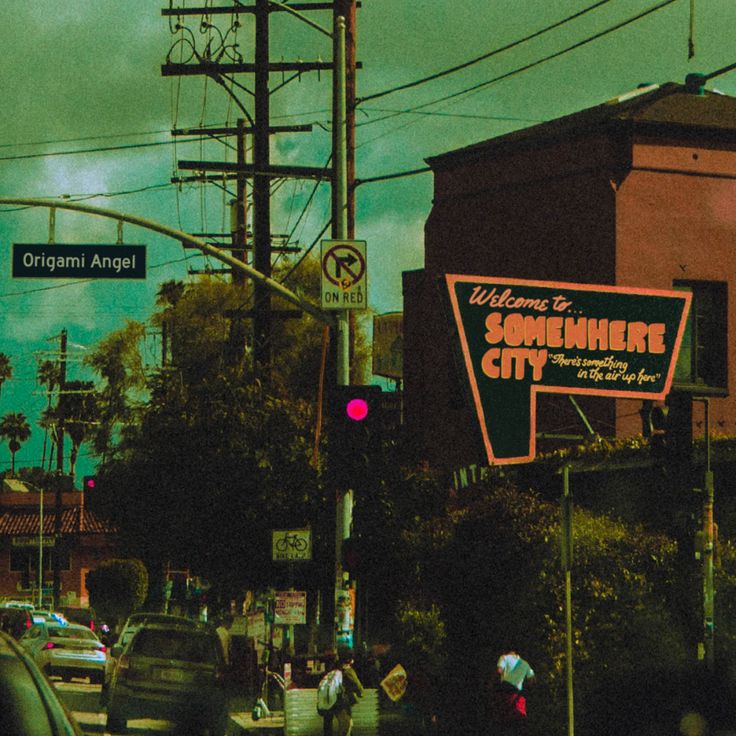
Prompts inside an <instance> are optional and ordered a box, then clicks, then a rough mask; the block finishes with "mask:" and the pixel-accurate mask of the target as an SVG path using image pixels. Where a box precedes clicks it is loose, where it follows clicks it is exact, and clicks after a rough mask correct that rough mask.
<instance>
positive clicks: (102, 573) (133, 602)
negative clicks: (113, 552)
mask: <svg viewBox="0 0 736 736" xmlns="http://www.w3.org/2000/svg"><path fill="white" fill-rule="evenodd" d="M86 585H87V590H88V591H89V601H90V605H91V606H92V607H93V608H94V609H95V611H96V612H97V614H98V615H99V616H100V617H101V618H102V619H103V620H105V621H108V622H109V623H111V624H113V625H114V626H115V628H118V627H119V625H120V624H121V623H122V622H123V621H124V620H125V619H126V618H127V617H128V616H129V615H130V614H131V613H133V612H134V611H135V610H136V609H138V608H139V607H140V606H142V605H143V602H144V601H145V600H146V595H147V593H148V571H147V569H146V566H145V565H144V564H143V562H141V560H136V559H113V560H106V561H105V562H101V563H100V564H99V565H98V566H97V567H96V568H95V569H94V570H90V571H89V572H88V573H87V579H86Z"/></svg>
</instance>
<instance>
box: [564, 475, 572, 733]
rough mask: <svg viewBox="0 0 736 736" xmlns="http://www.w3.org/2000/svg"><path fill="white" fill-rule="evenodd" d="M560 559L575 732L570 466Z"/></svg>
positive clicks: (569, 700) (569, 705)
mask: <svg viewBox="0 0 736 736" xmlns="http://www.w3.org/2000/svg"><path fill="white" fill-rule="evenodd" d="M562 510H563V513H562V518H563V524H562V527H563V528H562V545H563V547H562V549H563V555H562V561H563V566H564V569H565V667H566V672H567V733H568V736H573V735H574V733H575V713H574V700H573V687H572V642H573V636H572V576H571V570H572V496H571V495H570V468H569V466H567V465H566V466H565V467H564V468H563V470H562Z"/></svg>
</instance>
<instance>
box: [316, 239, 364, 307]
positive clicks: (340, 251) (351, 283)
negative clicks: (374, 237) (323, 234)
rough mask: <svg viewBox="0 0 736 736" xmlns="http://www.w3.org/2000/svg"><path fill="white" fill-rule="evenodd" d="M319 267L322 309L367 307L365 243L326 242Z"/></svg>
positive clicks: (361, 241)
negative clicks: (320, 272)
mask: <svg viewBox="0 0 736 736" xmlns="http://www.w3.org/2000/svg"><path fill="white" fill-rule="evenodd" d="M320 263H321V271H322V308H323V309H366V308H367V307H368V277H367V272H368V268H367V261H366V242H365V240H323V241H322V251H321V260H320Z"/></svg>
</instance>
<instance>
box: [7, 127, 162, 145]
mask: <svg viewBox="0 0 736 736" xmlns="http://www.w3.org/2000/svg"><path fill="white" fill-rule="evenodd" d="M170 132H171V131H169V130H149V131H147V132H142V133H100V134H98V135H87V136H83V137H79V138H57V139H56V140H53V141H26V142H24V143H0V148H19V147H23V146H55V145H57V144H59V143H81V142H82V141H97V140H104V139H106V138H135V137H137V136H144V135H165V134H169V133H170Z"/></svg>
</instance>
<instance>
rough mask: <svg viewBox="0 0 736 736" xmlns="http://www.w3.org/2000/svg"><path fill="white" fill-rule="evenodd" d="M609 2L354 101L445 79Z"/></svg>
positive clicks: (594, 5) (364, 100)
mask: <svg viewBox="0 0 736 736" xmlns="http://www.w3.org/2000/svg"><path fill="white" fill-rule="evenodd" d="M609 2H611V0H599V2H597V3H593V5H590V6H588V7H587V8H583V10H580V11H578V12H577V13H573V14H572V15H569V16H567V18H563V19H562V20H559V21H556V22H555V23H552V24H550V25H548V26H545V27H544V28H542V29H540V30H538V31H535V32H534V33H531V34H529V35H528V36H524V37H523V38H520V39H518V40H516V41H512V42H511V43H508V44H506V45H504V46H500V47H499V48H497V49H493V50H492V51H488V52H486V53H485V54H482V55H481V56H477V57H476V58H474V59H471V60H470V61H466V62H463V63H462V64H458V65H457V66H453V67H450V68H449V69H443V70H442V71H440V72H436V73H435V74H430V75H429V76H427V77H422V79H417V80H415V81H413V82H407V83H406V84H400V85H398V86H397V87H391V88H390V89H386V90H383V91H382V92H376V93H374V94H372V95H366V96H365V97H359V98H358V99H357V100H356V104H361V103H362V102H368V100H376V99H378V98H379V97H385V96H386V95H390V94H393V93H394V92H400V91H402V90H405V89H411V88H413V87H418V86H419V85H421V84H426V83H427V82H433V81H434V80H435V79H441V78H442V77H446V76H448V75H449V74H454V73H455V72H459V71H461V70H463V69H467V68H468V67H470V66H473V65H474V64H478V63H479V62H481V61H485V60H486V59H490V58H491V57H493V56H496V55H498V54H500V53H502V52H503V51H509V50H510V49H513V48H515V47H516V46H520V45H521V44H523V43H526V42H527V41H531V40H532V39H534V38H538V37H539V36H542V35H544V34H545V33H548V32H549V31H552V30H555V29H556V28H560V27H561V26H563V25H565V24H566V23H570V22H571V21H573V20H576V19H577V18H580V17H581V16H583V15H585V14H586V13H590V12H591V11H592V10H596V9H597V8H599V7H601V6H602V5H606V4H607V3H609Z"/></svg>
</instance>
